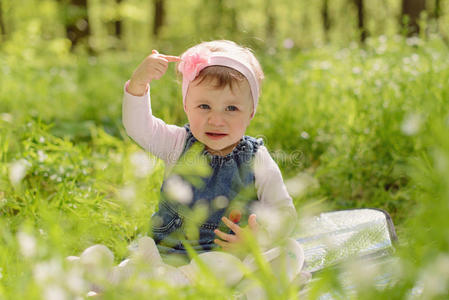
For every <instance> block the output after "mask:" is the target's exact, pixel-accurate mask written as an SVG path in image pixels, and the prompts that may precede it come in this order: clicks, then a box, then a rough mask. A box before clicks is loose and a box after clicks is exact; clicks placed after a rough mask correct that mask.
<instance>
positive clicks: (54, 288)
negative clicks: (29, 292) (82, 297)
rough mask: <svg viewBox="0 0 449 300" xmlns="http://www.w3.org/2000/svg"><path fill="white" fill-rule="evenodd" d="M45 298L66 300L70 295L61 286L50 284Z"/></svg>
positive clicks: (47, 299) (46, 288)
mask: <svg viewBox="0 0 449 300" xmlns="http://www.w3.org/2000/svg"><path fill="white" fill-rule="evenodd" d="M43 296H44V299H46V300H65V299H67V296H68V295H67V293H66V291H65V290H64V289H63V288H62V287H61V286H59V285H56V284H50V285H47V286H46V287H45V289H44V295H43Z"/></svg>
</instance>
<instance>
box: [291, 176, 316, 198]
mask: <svg viewBox="0 0 449 300" xmlns="http://www.w3.org/2000/svg"><path fill="white" fill-rule="evenodd" d="M285 186H286V187H287V190H288V192H289V194H290V195H291V196H293V197H296V196H302V195H304V194H305V192H306V191H307V189H309V188H315V187H317V186H318V180H316V178H313V177H312V176H310V175H309V174H307V173H299V174H297V175H296V176H295V177H293V178H290V179H288V180H286V181H285Z"/></svg>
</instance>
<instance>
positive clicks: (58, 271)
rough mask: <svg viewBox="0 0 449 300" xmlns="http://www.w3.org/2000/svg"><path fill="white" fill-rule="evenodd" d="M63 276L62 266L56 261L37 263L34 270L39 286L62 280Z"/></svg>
mask: <svg viewBox="0 0 449 300" xmlns="http://www.w3.org/2000/svg"><path fill="white" fill-rule="evenodd" d="M62 274H63V273H62V267H61V264H60V263H59V261H58V260H56V259H52V260H50V261H44V262H40V263H37V264H36V265H35V266H34V268H33V276H34V280H35V281H36V282H37V283H39V284H46V283H47V282H48V281H50V280H54V279H55V278H60V277H61V276H62Z"/></svg>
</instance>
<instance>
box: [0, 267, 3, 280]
mask: <svg viewBox="0 0 449 300" xmlns="http://www.w3.org/2000/svg"><path fill="white" fill-rule="evenodd" d="M2 272H3V268H0V279H2V278H3V273H2Z"/></svg>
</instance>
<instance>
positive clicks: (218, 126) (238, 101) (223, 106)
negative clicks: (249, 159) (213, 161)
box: [185, 80, 253, 156]
mask: <svg viewBox="0 0 449 300" xmlns="http://www.w3.org/2000/svg"><path fill="white" fill-rule="evenodd" d="M185 102H186V113H187V118H188V119H189V123H190V129H191V131H192V134H193V136H194V137H195V138H196V139H197V140H199V141H200V142H201V143H203V144H204V145H206V149H207V150H208V151H209V152H210V153H211V154H213V155H221V156H224V155H226V154H228V153H230V152H232V150H233V149H234V147H235V146H236V145H237V144H238V143H239V141H240V139H241V138H242V137H243V135H244V134H245V131H246V127H248V125H249V123H250V120H251V114H252V111H253V101H252V98H251V90H250V87H249V84H248V81H247V80H244V81H241V82H238V84H233V90H231V88H230V87H229V86H226V87H224V88H223V89H217V88H214V86H213V84H210V83H207V82H206V81H203V82H202V83H201V84H200V85H197V84H195V82H192V83H190V85H189V89H188V91H187V95H186V101H185Z"/></svg>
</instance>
